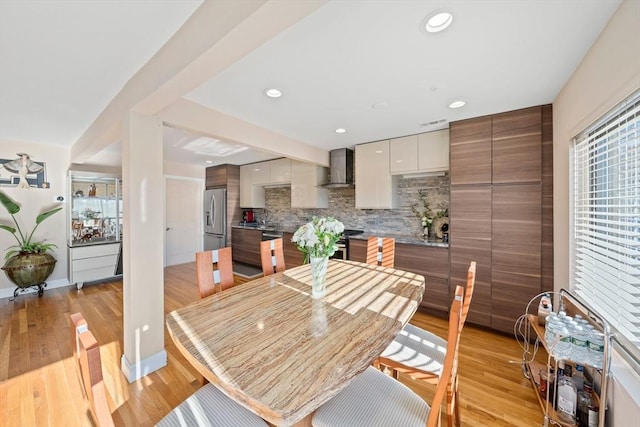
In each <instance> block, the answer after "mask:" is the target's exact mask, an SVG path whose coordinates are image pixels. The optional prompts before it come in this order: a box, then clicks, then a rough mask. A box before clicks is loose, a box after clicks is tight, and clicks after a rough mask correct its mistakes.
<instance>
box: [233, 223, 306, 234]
mask: <svg viewBox="0 0 640 427" xmlns="http://www.w3.org/2000/svg"><path fill="white" fill-rule="evenodd" d="M231 228H240V229H245V230H260V231H276V232H283V233H295V232H296V230H297V229H298V228H299V227H292V226H282V227H281V226H279V225H271V224H267V225H260V224H246V225H243V224H239V225H232V226H231Z"/></svg>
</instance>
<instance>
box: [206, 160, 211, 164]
mask: <svg viewBox="0 0 640 427" xmlns="http://www.w3.org/2000/svg"><path fill="white" fill-rule="evenodd" d="M205 163H209V164H211V163H213V160H207V161H205Z"/></svg>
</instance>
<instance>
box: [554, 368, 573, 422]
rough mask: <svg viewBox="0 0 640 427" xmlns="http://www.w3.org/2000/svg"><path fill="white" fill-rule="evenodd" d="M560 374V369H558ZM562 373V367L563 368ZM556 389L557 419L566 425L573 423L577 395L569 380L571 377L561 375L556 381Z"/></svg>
mask: <svg viewBox="0 0 640 427" xmlns="http://www.w3.org/2000/svg"><path fill="white" fill-rule="evenodd" d="M558 371H559V373H560V368H558ZM563 371H564V366H563ZM557 387H558V392H557V396H558V402H557V406H558V418H559V419H560V421H564V422H567V423H575V420H576V403H577V398H578V393H577V391H576V385H575V384H574V383H573V381H572V380H571V377H568V376H565V375H562V376H559V377H558V380H557Z"/></svg>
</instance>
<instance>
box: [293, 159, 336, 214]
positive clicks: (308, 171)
mask: <svg viewBox="0 0 640 427" xmlns="http://www.w3.org/2000/svg"><path fill="white" fill-rule="evenodd" d="M328 176H329V171H328V169H327V168H325V167H322V166H318V165H314V164H311V163H305V162H297V161H293V162H292V164H291V207H292V208H327V207H329V195H328V191H327V189H326V188H322V187H320V186H321V185H323V184H326V183H327V181H328Z"/></svg>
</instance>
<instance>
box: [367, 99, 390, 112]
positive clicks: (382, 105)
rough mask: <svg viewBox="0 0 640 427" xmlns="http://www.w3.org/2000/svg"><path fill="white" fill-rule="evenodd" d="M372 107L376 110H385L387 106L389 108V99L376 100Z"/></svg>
mask: <svg viewBox="0 0 640 427" xmlns="http://www.w3.org/2000/svg"><path fill="white" fill-rule="evenodd" d="M371 108H373V109H374V110H384V109H385V108H389V103H388V102H387V101H378V102H374V103H373V104H372V105H371Z"/></svg>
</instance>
